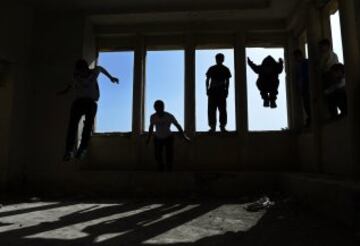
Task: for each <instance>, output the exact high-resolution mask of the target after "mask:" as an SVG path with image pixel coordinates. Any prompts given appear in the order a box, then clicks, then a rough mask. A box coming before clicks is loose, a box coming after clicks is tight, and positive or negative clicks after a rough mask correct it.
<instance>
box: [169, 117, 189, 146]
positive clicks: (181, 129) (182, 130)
mask: <svg viewBox="0 0 360 246" xmlns="http://www.w3.org/2000/svg"><path fill="white" fill-rule="evenodd" d="M173 124H174V126H175V127H176V128H177V129H178V130H179V132H180V133H181V135H182V137H183V138H184V139H185V140H186V141H188V142H190V141H191V140H190V138H189V137H188V136H186V134H185V132H184V129H183V128H182V127H181V125H180V124H179V123H178V122H177V121H176V120H175V119H174V122H173Z"/></svg>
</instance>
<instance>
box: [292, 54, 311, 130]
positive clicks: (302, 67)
mask: <svg viewBox="0 0 360 246" xmlns="http://www.w3.org/2000/svg"><path fill="white" fill-rule="evenodd" d="M294 58H295V62H296V74H295V78H296V86H297V88H298V90H299V92H300V95H301V97H302V103H303V107H304V111H305V114H306V119H305V126H309V125H310V123H311V105H310V85H309V81H310V78H309V60H308V59H306V58H305V57H304V55H303V52H302V51H301V50H295V51H294Z"/></svg>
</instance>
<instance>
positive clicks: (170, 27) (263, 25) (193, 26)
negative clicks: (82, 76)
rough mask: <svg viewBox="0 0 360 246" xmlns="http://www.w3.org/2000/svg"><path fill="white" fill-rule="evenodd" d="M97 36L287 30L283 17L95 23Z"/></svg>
mask: <svg viewBox="0 0 360 246" xmlns="http://www.w3.org/2000/svg"><path fill="white" fill-rule="evenodd" d="M94 29H95V34H96V36H97V37H106V36H113V35H117V34H125V33H129V34H131V33H144V34H155V33H169V32H170V33H185V32H200V33H205V32H207V33H209V32H210V33H214V32H217V33H231V32H239V31H275V30H276V31H280V30H286V23H285V21H284V20H282V19H278V20H263V21H238V22H233V21H231V22H230V21H229V22H228V21H224V22H191V23H190V22H189V23H178V22H166V23H146V24H134V25H113V26H110V25H109V26H108V25H106V26H105V25H104V26H102V25H95V27H94Z"/></svg>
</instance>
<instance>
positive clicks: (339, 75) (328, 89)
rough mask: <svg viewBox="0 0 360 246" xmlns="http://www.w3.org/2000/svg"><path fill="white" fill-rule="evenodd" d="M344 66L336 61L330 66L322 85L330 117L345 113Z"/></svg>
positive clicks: (334, 117) (333, 117) (339, 116)
mask: <svg viewBox="0 0 360 246" xmlns="http://www.w3.org/2000/svg"><path fill="white" fill-rule="evenodd" d="M345 86H346V83H345V67H344V65H343V64H341V63H338V64H335V65H333V66H332V67H331V68H330V71H329V76H328V80H326V84H325V85H324V94H325V99H326V102H327V105H328V109H329V113H330V118H331V119H338V118H342V117H344V116H345V115H346V114H347V98H346V90H345Z"/></svg>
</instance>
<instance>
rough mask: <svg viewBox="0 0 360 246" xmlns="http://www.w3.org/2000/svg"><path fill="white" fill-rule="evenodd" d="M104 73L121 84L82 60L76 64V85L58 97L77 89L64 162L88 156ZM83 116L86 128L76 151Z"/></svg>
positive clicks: (99, 68) (98, 67) (103, 71)
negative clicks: (101, 76) (101, 79)
mask: <svg viewBox="0 0 360 246" xmlns="http://www.w3.org/2000/svg"><path fill="white" fill-rule="evenodd" d="M100 73H103V74H104V75H105V76H106V77H108V78H109V79H110V81H111V82H113V83H119V79H117V78H115V77H113V76H111V75H110V74H109V72H107V71H106V70H105V69H104V68H103V67H100V66H96V67H95V68H94V69H90V68H89V65H88V63H87V62H86V61H85V60H84V59H80V60H78V61H77V62H76V64H75V69H74V82H75V83H74V84H69V85H68V86H67V88H66V89H65V90H63V91H60V92H58V95H63V94H66V93H68V92H69V91H70V89H71V88H73V87H75V91H76V99H75V100H74V102H73V103H72V106H71V113H70V121H69V126H68V132H67V138H66V149H65V154H64V157H63V160H64V161H69V160H71V159H72V158H74V157H75V158H77V159H81V160H82V159H84V158H85V156H86V152H87V148H88V143H89V140H90V137H91V131H92V130H93V125H94V119H95V115H96V111H97V101H98V100H99V97H100V91H99V85H98V81H97V78H98V77H99V75H100ZM82 116H85V121H84V128H83V131H82V137H81V143H80V146H79V149H77V150H76V138H77V133H78V127H79V122H80V119H81V117H82Z"/></svg>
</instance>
